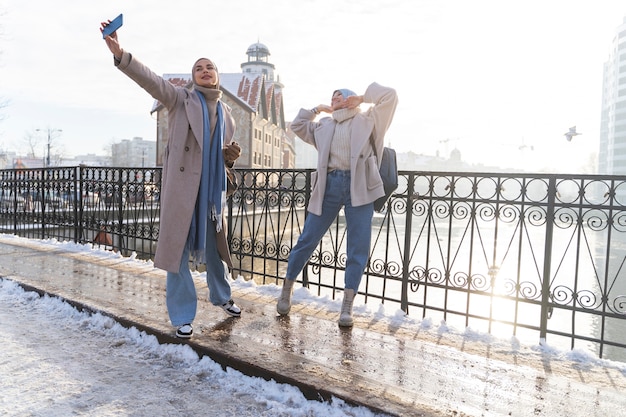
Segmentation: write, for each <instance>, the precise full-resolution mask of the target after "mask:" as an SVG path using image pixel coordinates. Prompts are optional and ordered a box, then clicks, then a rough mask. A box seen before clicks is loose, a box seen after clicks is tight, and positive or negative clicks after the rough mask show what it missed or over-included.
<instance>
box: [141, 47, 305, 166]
mask: <svg viewBox="0 0 626 417" xmlns="http://www.w3.org/2000/svg"><path fill="white" fill-rule="evenodd" d="M246 55H247V56H248V59H247V61H246V62H244V63H242V64H241V70H242V72H241V73H234V74H230V73H221V72H220V90H222V101H223V102H224V103H226V104H228V105H229V106H230V107H231V109H232V115H233V117H234V118H235V123H236V124H237V129H236V130H235V137H234V138H233V140H235V141H236V142H238V143H239V144H240V145H241V157H240V158H239V159H238V160H237V167H241V168H270V169H281V168H294V166H295V151H294V138H293V136H291V137H290V136H289V135H287V129H288V127H287V125H286V124H285V113H284V104H283V85H282V84H281V83H280V78H279V76H278V74H277V73H276V72H275V67H274V64H272V63H271V62H270V61H269V56H270V51H269V48H268V47H267V46H265V45H264V44H262V43H260V42H257V43H254V44H252V45H250V47H249V48H248V50H247V51H246ZM163 78H164V79H166V80H168V81H169V82H171V83H172V84H174V85H177V86H183V87H187V88H191V86H192V79H191V74H189V73H186V74H164V75H163ZM151 114H153V115H155V114H156V120H157V159H156V162H157V165H158V166H162V165H163V150H164V149H165V144H166V142H167V137H168V126H167V123H168V121H167V109H166V108H165V107H163V105H162V104H161V103H159V102H158V101H157V102H155V103H154V105H153V107H152V110H151Z"/></svg>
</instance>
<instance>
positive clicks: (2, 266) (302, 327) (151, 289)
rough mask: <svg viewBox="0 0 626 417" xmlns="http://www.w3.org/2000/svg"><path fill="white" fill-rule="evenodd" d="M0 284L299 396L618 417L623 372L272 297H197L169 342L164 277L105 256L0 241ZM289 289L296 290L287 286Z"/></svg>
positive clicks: (624, 392) (418, 410)
mask: <svg viewBox="0 0 626 417" xmlns="http://www.w3.org/2000/svg"><path fill="white" fill-rule="evenodd" d="M0 277H4V278H7V279H11V280H13V281H15V282H17V283H19V284H20V285H21V286H22V287H24V288H25V289H27V290H29V291H36V292H38V293H40V294H48V295H50V296H54V297H58V298H61V299H63V300H65V301H67V302H68V303H70V304H72V305H73V306H75V307H76V308H78V309H81V310H85V311H89V312H98V313H101V314H104V315H107V316H110V317H112V318H114V319H115V320H116V321H118V322H119V323H121V324H122V325H124V326H126V327H135V328H137V329H138V330H140V331H145V332H146V333H148V334H151V335H154V336H156V337H157V339H158V340H159V341H160V342H161V343H186V344H189V345H190V346H191V347H192V348H193V349H194V350H195V351H196V352H197V353H198V355H201V356H208V357H210V358H211V359H213V360H214V361H216V362H217V363H219V364H221V365H222V366H223V367H225V368H226V367H230V368H233V369H236V370H238V371H240V372H242V373H243V374H246V375H249V376H255V377H261V378H264V379H267V380H275V381H277V382H279V383H287V384H290V385H293V386H296V387H298V388H299V389H300V390H301V391H302V392H303V394H304V395H305V396H306V397H307V398H309V399H316V400H329V399H330V398H332V397H336V398H339V399H342V400H344V401H346V402H347V403H349V404H352V405H358V406H363V407H367V408H369V409H371V410H372V411H375V412H381V413H386V414H388V415H391V416H423V417H436V416H455V417H463V416H483V415H493V416H499V415H505V416H506V415H511V416H526V415H536V413H537V412H538V411H539V412H540V414H541V415H545V416H551V417H557V416H567V417H574V416H585V417H587V416H589V415H615V411H616V410H623V409H626V372H621V371H620V370H619V369H611V368H605V367H601V366H600V367H593V366H589V367H586V366H579V364H576V363H573V362H569V361H561V360H555V359H554V358H552V357H551V356H550V355H542V354H541V353H537V352H533V351H523V350H521V349H520V350H519V351H515V350H514V351H511V347H504V348H498V347H493V346H488V345H485V344H483V343H474V342H472V341H471V340H467V339H465V338H463V337H459V336H458V335H457V336H454V335H448V334H433V333H432V332H426V331H424V332H420V331H419V330H418V331H415V329H409V330H407V329H405V328H396V327H392V326H390V325H389V324H388V323H385V322H378V321H377V320H376V318H375V317H363V316H356V317H355V326H354V328H352V329H348V330H344V329H341V328H339V327H338V325H337V321H336V320H337V313H333V312H330V313H329V312H327V311H325V308H324V309H320V308H317V307H315V306H312V305H304V304H302V303H297V304H294V305H293V307H292V312H291V314H290V315H289V316H287V317H279V316H277V314H276V310H275V308H276V304H275V302H276V300H275V297H270V296H266V295H263V294H262V293H261V292H259V291H257V290H255V289H254V288H250V289H246V288H237V287H235V290H234V293H233V297H234V298H235V300H236V301H237V303H238V304H239V305H240V306H241V307H242V309H243V315H242V317H241V318H231V317H227V316H226V315H225V314H224V312H223V311H222V310H221V309H219V308H217V307H213V306H211V305H210V303H209V302H208V301H207V300H206V294H207V288H206V284H205V283H197V289H198V295H199V305H198V315H197V318H196V320H195V322H194V337H193V338H192V339H191V340H190V341H183V340H180V339H177V338H176V337H174V329H173V328H172V326H171V325H170V323H169V320H168V317H167V311H166V307H165V274H164V273H163V271H159V270H155V269H153V268H151V267H147V268H141V267H138V266H137V264H136V263H134V262H132V261H131V260H128V259H126V258H112V259H103V258H101V257H96V256H90V255H89V254H88V253H87V254H84V253H80V254H76V253H72V252H67V251H63V250H61V249H59V248H58V247H56V246H54V245H48V246H46V245H43V244H41V243H40V242H37V241H29V240H26V239H7V238H3V236H2V235H0ZM297 285H299V284H297Z"/></svg>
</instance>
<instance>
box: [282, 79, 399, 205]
mask: <svg viewBox="0 0 626 417" xmlns="http://www.w3.org/2000/svg"><path fill="white" fill-rule="evenodd" d="M363 102H364V103H373V104H374V105H373V106H372V107H370V108H369V109H368V110H367V111H364V112H361V113H357V114H356V115H355V116H354V119H353V120H352V131H351V133H350V199H351V201H352V205H353V206H362V205H365V204H368V203H371V202H373V201H376V199H378V198H379V197H382V196H383V195H385V191H384V189H383V181H382V179H381V178H380V172H379V170H378V163H377V161H376V156H375V155H374V150H373V149H372V147H371V145H370V140H369V137H370V133H371V132H372V130H373V131H374V142H375V143H376V147H377V153H378V156H379V158H381V157H382V154H383V148H384V142H385V133H386V132H387V129H388V128H389V125H390V124H391V121H392V119H393V115H394V113H395V110H396V106H397V104H398V97H397V95H396V91H395V90H394V89H393V88H389V87H383V86H382V85H380V84H377V83H372V84H370V86H369V87H367V90H366V91H365V93H364V94H363ZM314 119H315V113H314V112H313V111H311V110H306V109H301V110H300V112H299V113H298V115H297V116H296V118H295V119H294V120H293V122H292V123H291V130H292V131H293V132H294V133H295V134H296V135H298V137H300V139H302V140H303V141H305V142H307V143H309V144H311V145H313V146H315V148H316V149H317V169H316V172H314V173H313V176H312V179H311V185H312V188H313V190H312V191H311V200H310V201H309V206H308V211H309V212H311V213H313V214H316V215H318V216H320V215H321V214H322V202H323V200H324V191H325V190H326V175H327V173H328V158H329V156H330V147H331V145H332V140H333V134H334V133H335V124H336V121H335V120H334V119H333V118H332V117H324V118H322V119H320V120H319V122H314ZM378 162H379V161H378Z"/></svg>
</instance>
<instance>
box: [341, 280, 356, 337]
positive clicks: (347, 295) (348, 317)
mask: <svg viewBox="0 0 626 417" xmlns="http://www.w3.org/2000/svg"><path fill="white" fill-rule="evenodd" d="M355 295H356V292H355V291H354V290H353V289H350V288H346V289H345V290H344V292H343V304H342V305H341V314H340V315H339V326H340V327H352V324H353V323H354V320H353V319H352V304H353V303H354V296H355Z"/></svg>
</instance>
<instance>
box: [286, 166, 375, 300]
mask: <svg viewBox="0 0 626 417" xmlns="http://www.w3.org/2000/svg"><path fill="white" fill-rule="evenodd" d="M341 207H344V212H345V216H346V228H347V232H346V233H347V241H346V246H347V260H346V273H345V276H344V286H345V288H350V289H353V290H354V291H355V292H357V291H358V289H359V284H360V283H361V278H362V276H363V271H364V270H365V266H366V265H367V260H368V258H369V251H370V240H371V236H372V216H373V215H374V204H373V203H370V204H366V205H363V206H358V207H354V206H352V200H351V198H350V171H339V170H335V171H331V172H329V173H328V177H327V180H326V190H325V192H324V201H323V203H322V215H321V216H317V215H315V214H312V213H308V215H307V218H306V220H305V222H304V227H303V229H302V234H301V235H300V237H299V238H298V242H297V243H296V245H295V246H294V247H293V249H291V253H290V254H289V262H288V264H287V274H286V277H285V278H286V279H289V280H295V279H296V277H297V276H298V274H300V273H301V272H302V269H303V268H304V265H305V264H306V263H307V261H308V260H309V258H310V257H311V255H312V254H313V251H314V250H315V248H316V247H317V245H318V244H319V242H320V240H321V239H322V237H323V236H324V234H325V233H326V231H327V230H328V228H329V227H330V226H331V224H332V223H333V221H335V218H336V217H337V215H338V214H339V210H341Z"/></svg>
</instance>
